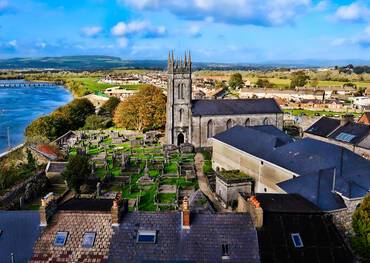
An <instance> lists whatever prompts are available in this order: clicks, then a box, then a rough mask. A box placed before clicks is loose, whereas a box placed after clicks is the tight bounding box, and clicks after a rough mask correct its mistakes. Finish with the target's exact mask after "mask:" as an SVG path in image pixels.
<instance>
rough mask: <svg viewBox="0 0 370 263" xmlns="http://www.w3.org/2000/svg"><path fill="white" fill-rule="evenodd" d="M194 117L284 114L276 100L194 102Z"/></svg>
mask: <svg viewBox="0 0 370 263" xmlns="http://www.w3.org/2000/svg"><path fill="white" fill-rule="evenodd" d="M191 111H192V115H193V116H213V115H243V114H265V113H283V112H282V110H281V109H280V107H279V105H278V104H277V103H276V101H275V100H274V99H270V98H264V99H232V100H193V101H192V109H191Z"/></svg>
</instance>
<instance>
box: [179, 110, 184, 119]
mask: <svg viewBox="0 0 370 263" xmlns="http://www.w3.org/2000/svg"><path fill="white" fill-rule="evenodd" d="M183 118H184V110H183V109H180V111H179V119H180V122H182V120H183Z"/></svg>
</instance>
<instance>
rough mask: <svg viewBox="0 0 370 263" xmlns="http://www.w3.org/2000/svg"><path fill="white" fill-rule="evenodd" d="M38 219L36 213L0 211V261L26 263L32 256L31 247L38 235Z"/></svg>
mask: <svg viewBox="0 0 370 263" xmlns="http://www.w3.org/2000/svg"><path fill="white" fill-rule="evenodd" d="M39 224H40V217H39V213H38V212H36V211H0V230H2V231H3V233H2V234H1V235H0V261H1V262H11V260H10V254H11V253H14V257H15V262H27V260H29V259H30V258H31V256H32V247H33V244H34V243H35V241H36V240H37V238H38V237H39V235H40V228H39Z"/></svg>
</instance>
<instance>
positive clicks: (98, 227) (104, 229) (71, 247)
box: [30, 211, 113, 262]
mask: <svg viewBox="0 0 370 263" xmlns="http://www.w3.org/2000/svg"><path fill="white" fill-rule="evenodd" d="M57 232H68V235H67V239H66V242H65V244H64V246H55V245H54V240H55V238H56V234H57ZM87 232H89V233H91V232H94V233H95V239H94V242H93V246H92V247H90V248H85V247H83V245H82V243H83V240H84V235H85V233H87ZM112 234H113V229H112V220H111V214H110V213H109V214H108V213H101V212H92V211H91V212H86V211H85V212H81V211H60V212H58V213H56V214H55V215H54V216H53V218H52V220H51V222H50V224H49V225H48V226H47V227H46V228H45V229H44V231H43V233H42V235H41V236H40V238H39V239H38V240H37V242H36V244H35V246H34V254H33V256H32V258H31V260H30V262H105V261H106V258H107V256H108V251H109V245H110V240H111V237H112Z"/></svg>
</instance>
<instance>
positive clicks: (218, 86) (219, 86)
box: [215, 80, 225, 89]
mask: <svg viewBox="0 0 370 263" xmlns="http://www.w3.org/2000/svg"><path fill="white" fill-rule="evenodd" d="M215 88H216V89H224V88H225V83H223V82H222V81H220V80H216V82H215Z"/></svg>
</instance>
